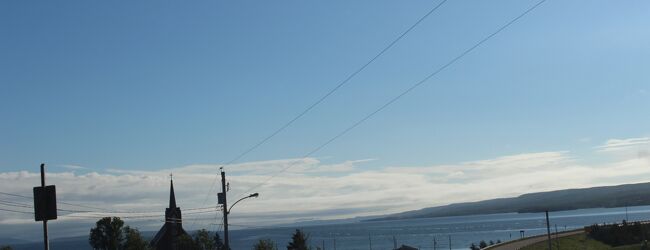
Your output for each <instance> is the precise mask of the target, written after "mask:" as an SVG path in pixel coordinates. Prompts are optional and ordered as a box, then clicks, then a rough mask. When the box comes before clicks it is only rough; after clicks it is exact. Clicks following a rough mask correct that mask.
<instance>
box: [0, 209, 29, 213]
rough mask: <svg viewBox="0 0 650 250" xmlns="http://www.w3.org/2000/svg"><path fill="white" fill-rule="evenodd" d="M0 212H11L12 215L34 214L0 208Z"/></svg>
mask: <svg viewBox="0 0 650 250" xmlns="http://www.w3.org/2000/svg"><path fill="white" fill-rule="evenodd" d="M0 211H7V212H13V213H23V214H34V213H32V212H25V211H18V210H11V209H4V208H0Z"/></svg>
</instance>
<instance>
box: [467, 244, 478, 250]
mask: <svg viewBox="0 0 650 250" xmlns="http://www.w3.org/2000/svg"><path fill="white" fill-rule="evenodd" d="M469 249H470V250H480V248H478V247H477V246H476V244H474V243H472V244H471V245H469Z"/></svg>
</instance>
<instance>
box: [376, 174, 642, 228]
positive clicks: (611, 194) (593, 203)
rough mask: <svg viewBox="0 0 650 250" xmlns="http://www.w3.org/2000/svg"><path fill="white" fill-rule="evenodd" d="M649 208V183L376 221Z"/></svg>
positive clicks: (462, 206) (419, 212)
mask: <svg viewBox="0 0 650 250" xmlns="http://www.w3.org/2000/svg"><path fill="white" fill-rule="evenodd" d="M641 205H650V182H649V183H638V184H626V185H619V186H605V187H592V188H581V189H566V190H558V191H550V192H540V193H530V194H523V195H520V196H518V197H513V198H501V199H493V200H485V201H478V202H466V203H455V204H450V205H445V206H439V207H429V208H423V209H420V210H414V211H408V212H402V213H397V214H392V215H387V216H384V217H381V218H376V219H372V220H371V221H378V220H399V219H412V218H431V217H444V216H461V215H475V214H494V213H513V212H516V213H534V212H543V211H545V210H548V211H560V210H574V209H581V208H598V207H603V208H608V207H624V206H641Z"/></svg>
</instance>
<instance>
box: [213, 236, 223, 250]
mask: <svg viewBox="0 0 650 250" xmlns="http://www.w3.org/2000/svg"><path fill="white" fill-rule="evenodd" d="M214 249H215V250H226V246H225V245H224V244H223V240H221V236H219V233H215V234H214Z"/></svg>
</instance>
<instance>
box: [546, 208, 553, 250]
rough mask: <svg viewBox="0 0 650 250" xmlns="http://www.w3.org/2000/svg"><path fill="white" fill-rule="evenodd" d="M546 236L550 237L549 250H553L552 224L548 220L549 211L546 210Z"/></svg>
mask: <svg viewBox="0 0 650 250" xmlns="http://www.w3.org/2000/svg"><path fill="white" fill-rule="evenodd" d="M546 236H547V237H548V250H552V249H553V248H552V247H551V223H550V222H549V220H548V210H546Z"/></svg>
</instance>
